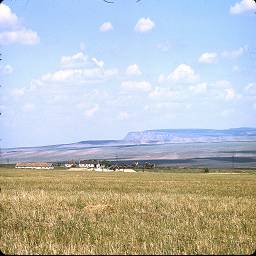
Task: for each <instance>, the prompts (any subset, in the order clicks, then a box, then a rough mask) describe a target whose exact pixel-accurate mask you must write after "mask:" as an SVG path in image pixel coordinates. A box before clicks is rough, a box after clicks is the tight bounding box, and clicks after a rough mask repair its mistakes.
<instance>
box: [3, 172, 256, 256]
mask: <svg viewBox="0 0 256 256" xmlns="http://www.w3.org/2000/svg"><path fill="white" fill-rule="evenodd" d="M0 185H1V194H0V211H1V215H0V221H1V227H0V249H1V251H2V252H4V253H8V254H251V253H253V252H254V251H255V248H256V173H255V171H247V172H242V173H211V172H210V173H199V172H197V173H193V172H190V173H149V172H139V173H97V172H89V171H88V172H86V171H84V172H83V171H75V172H72V171H66V170H53V171H31V170H15V169H12V168H0Z"/></svg>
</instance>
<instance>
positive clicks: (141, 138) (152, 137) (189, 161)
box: [0, 128, 256, 167]
mask: <svg viewBox="0 0 256 256" xmlns="http://www.w3.org/2000/svg"><path fill="white" fill-rule="evenodd" d="M234 152H235V153H234ZM234 154H236V162H237V164H238V160H239V161H240V162H239V166H250V167H252V166H256V128H233V129H226V130H213V129H160V130H147V131H137V132H129V133H128V134H127V135H126V136H125V138H123V139H122V140H88V141H80V142H75V143H69V144H58V145H48V146H39V147H20V148H5V149H2V150H1V157H0V163H16V162H31V161H50V162H52V161H66V160H70V159H76V160H79V159H108V160H109V159H110V160H111V159H112V160H117V159H118V160H129V161H134V160H147V161H149V160H154V161H162V162H163V163H165V164H166V163H167V162H166V161H169V162H170V161H172V163H177V164H186V165H188V166H190V165H201V164H205V165H207V166H208V164H210V163H211V164H212V165H214V166H225V163H226V165H229V164H230V161H231V163H232V161H233V160H234V157H233V156H234ZM232 157H233V158H232ZM239 157H240V158H241V159H240V158H239ZM198 159H199V160H198ZM216 159H217V160H216ZM177 161H178V162H177ZM184 161H185V162H184ZM209 161H210V162H209ZM223 161H224V162H223ZM225 161H226V162H225ZM242 163H243V164H242ZM159 164H160V162H159ZM237 166H238V165H237Z"/></svg>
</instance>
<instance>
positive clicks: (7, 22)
mask: <svg viewBox="0 0 256 256" xmlns="http://www.w3.org/2000/svg"><path fill="white" fill-rule="evenodd" d="M17 24H18V17H17V16H16V14H15V13H12V11H11V9H10V7H9V6H7V5H5V4H3V3H2V4H0V27H2V28H12V27H15V26H17Z"/></svg>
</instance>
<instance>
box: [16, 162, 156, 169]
mask: <svg viewBox="0 0 256 256" xmlns="http://www.w3.org/2000/svg"><path fill="white" fill-rule="evenodd" d="M57 166H59V167H65V168H85V169H91V170H103V169H107V170H110V171H111V170H112V171H118V170H132V169H135V168H143V169H152V168H154V167H155V164H150V163H144V164H143V165H139V163H138V162H135V163H134V164H130V165H128V164H112V163H111V162H110V161H106V160H80V161H79V162H76V161H74V160H71V161H67V162H55V163H46V162H31V163H17V164H16V166H15V168H23V169H47V170H49V169H54V167H57Z"/></svg>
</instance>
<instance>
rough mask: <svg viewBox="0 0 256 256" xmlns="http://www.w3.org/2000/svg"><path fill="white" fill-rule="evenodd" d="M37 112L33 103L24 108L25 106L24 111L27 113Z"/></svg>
mask: <svg viewBox="0 0 256 256" xmlns="http://www.w3.org/2000/svg"><path fill="white" fill-rule="evenodd" d="M34 110H35V105H34V104H32V103H26V104H25V105H24V106H23V111H25V112H32V111H34Z"/></svg>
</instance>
